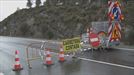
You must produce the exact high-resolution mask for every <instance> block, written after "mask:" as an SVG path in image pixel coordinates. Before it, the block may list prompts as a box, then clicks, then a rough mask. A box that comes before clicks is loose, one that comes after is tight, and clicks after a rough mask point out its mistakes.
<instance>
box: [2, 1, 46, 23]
mask: <svg viewBox="0 0 134 75" xmlns="http://www.w3.org/2000/svg"><path fill="white" fill-rule="evenodd" d="M32 1H33V2H34V1H35V0H32ZM41 1H42V2H44V1H45V0H41ZM26 3H27V0H0V21H2V20H4V19H5V18H6V17H8V16H9V15H10V14H12V13H14V12H15V11H16V10H17V7H19V8H20V9H22V8H26ZM33 6H35V5H33Z"/></svg>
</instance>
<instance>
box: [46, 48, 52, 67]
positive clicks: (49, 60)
mask: <svg viewBox="0 0 134 75" xmlns="http://www.w3.org/2000/svg"><path fill="white" fill-rule="evenodd" d="M44 64H45V65H46V66H50V65H53V63H52V58H51V54H50V49H47V50H46V58H45V62H44Z"/></svg>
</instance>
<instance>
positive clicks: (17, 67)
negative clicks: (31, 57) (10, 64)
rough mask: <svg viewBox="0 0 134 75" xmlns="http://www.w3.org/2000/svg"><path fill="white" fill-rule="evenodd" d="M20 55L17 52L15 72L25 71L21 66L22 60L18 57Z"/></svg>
mask: <svg viewBox="0 0 134 75" xmlns="http://www.w3.org/2000/svg"><path fill="white" fill-rule="evenodd" d="M18 54H19V51H18V50H16V51H15V64H14V68H13V71H20V70H23V68H22V66H21V64H20V58H19V56H18Z"/></svg>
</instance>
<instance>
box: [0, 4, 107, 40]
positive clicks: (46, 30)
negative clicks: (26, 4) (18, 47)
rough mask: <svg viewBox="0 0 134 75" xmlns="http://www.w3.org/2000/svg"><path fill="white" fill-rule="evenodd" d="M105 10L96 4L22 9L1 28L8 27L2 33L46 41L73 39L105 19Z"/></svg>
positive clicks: (2, 23)
mask: <svg viewBox="0 0 134 75" xmlns="http://www.w3.org/2000/svg"><path fill="white" fill-rule="evenodd" d="M98 10H99V12H97V11H98ZM105 11H106V8H103V7H97V6H93V5H92V6H90V7H79V6H41V7H38V8H32V9H22V10H18V11H16V12H15V13H14V14H12V15H10V16H9V17H8V18H6V19H5V20H4V21H2V22H1V23H0V26H1V28H3V27H6V28H5V30H3V31H2V32H1V33H0V34H1V35H11V36H21V37H35V38H46V39H60V38H70V37H74V36H79V34H80V33H82V32H85V31H86V30H85V29H86V27H88V26H90V25H91V24H90V23H91V22H92V21H98V20H99V21H101V20H103V19H104V16H105V15H106V14H105ZM100 14H103V15H100Z"/></svg>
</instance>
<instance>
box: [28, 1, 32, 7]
mask: <svg viewBox="0 0 134 75" xmlns="http://www.w3.org/2000/svg"><path fill="white" fill-rule="evenodd" d="M27 7H29V8H32V2H31V0H28V1H27Z"/></svg>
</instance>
